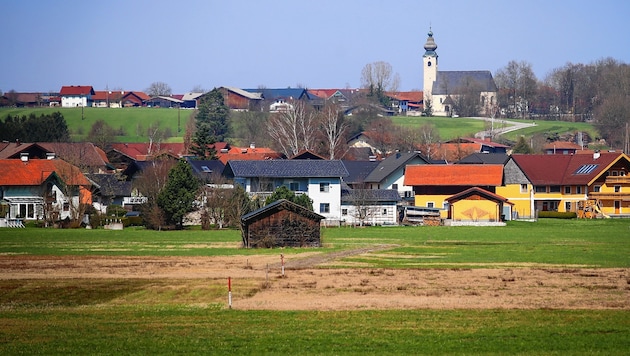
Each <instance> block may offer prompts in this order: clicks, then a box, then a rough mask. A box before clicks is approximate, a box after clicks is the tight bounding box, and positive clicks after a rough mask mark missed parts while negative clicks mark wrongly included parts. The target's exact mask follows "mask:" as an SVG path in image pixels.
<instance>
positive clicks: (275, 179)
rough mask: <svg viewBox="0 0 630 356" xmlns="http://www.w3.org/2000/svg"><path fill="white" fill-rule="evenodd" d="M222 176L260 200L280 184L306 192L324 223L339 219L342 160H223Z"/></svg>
mask: <svg viewBox="0 0 630 356" xmlns="http://www.w3.org/2000/svg"><path fill="white" fill-rule="evenodd" d="M224 176H226V177H227V178H228V179H232V180H233V181H234V184H238V185H240V186H242V187H243V188H244V189H245V191H246V192H248V193H249V194H250V196H254V197H259V198H261V199H266V197H267V196H269V195H271V194H272V193H273V191H274V190H275V189H276V188H278V187H280V186H286V187H287V188H289V189H290V190H291V191H293V192H295V194H307V195H308V197H309V198H310V199H311V200H312V201H313V210H314V211H315V212H316V213H318V214H320V215H322V216H323V217H324V218H325V219H326V220H325V221H324V222H323V223H324V224H326V225H338V224H339V223H340V221H341V180H342V178H343V177H346V176H348V171H347V170H346V168H345V166H344V165H343V163H342V162H341V161H323V160H269V161H240V160H232V161H228V162H227V163H226V166H225V170H224Z"/></svg>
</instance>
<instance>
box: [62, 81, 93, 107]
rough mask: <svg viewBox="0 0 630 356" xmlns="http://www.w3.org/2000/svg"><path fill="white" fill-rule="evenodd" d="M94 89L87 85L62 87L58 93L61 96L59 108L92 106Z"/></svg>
mask: <svg viewBox="0 0 630 356" xmlns="http://www.w3.org/2000/svg"><path fill="white" fill-rule="evenodd" d="M94 94H95V93H94V88H92V87H91V86H89V85H69V86H62V87H61V90H60V91H59V96H61V107H64V108H74V107H78V106H80V107H86V106H92V97H93V96H94Z"/></svg>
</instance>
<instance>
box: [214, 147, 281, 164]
mask: <svg viewBox="0 0 630 356" xmlns="http://www.w3.org/2000/svg"><path fill="white" fill-rule="evenodd" d="M217 158H218V159H219V160H220V161H221V162H222V163H223V164H227V162H228V161H234V160H239V161H263V160H270V159H282V158H284V157H283V155H282V153H279V152H276V151H274V150H272V149H271V148H268V147H255V148H251V147H231V148H230V149H229V151H228V152H227V153H220V152H217Z"/></svg>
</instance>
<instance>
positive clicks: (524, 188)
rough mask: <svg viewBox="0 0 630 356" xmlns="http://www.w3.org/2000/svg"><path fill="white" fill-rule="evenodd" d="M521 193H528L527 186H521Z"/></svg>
mask: <svg viewBox="0 0 630 356" xmlns="http://www.w3.org/2000/svg"><path fill="white" fill-rule="evenodd" d="M521 193H527V184H521Z"/></svg>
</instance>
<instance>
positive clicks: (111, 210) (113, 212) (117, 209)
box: [107, 205, 127, 218]
mask: <svg viewBox="0 0 630 356" xmlns="http://www.w3.org/2000/svg"><path fill="white" fill-rule="evenodd" d="M125 214H127V210H125V208H123V207H122V206H120V205H109V206H107V216H110V217H111V216H115V217H117V218H121V217H123V216H125Z"/></svg>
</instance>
